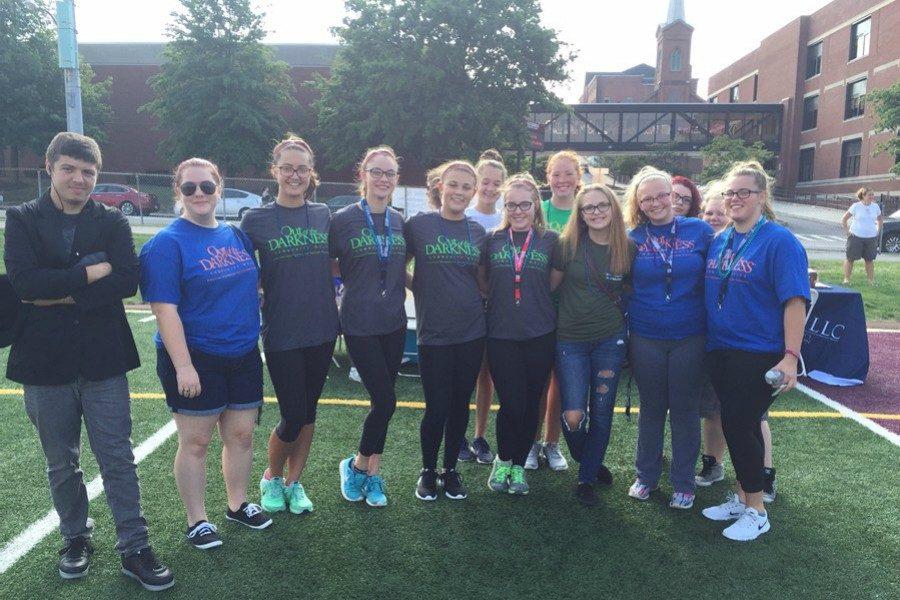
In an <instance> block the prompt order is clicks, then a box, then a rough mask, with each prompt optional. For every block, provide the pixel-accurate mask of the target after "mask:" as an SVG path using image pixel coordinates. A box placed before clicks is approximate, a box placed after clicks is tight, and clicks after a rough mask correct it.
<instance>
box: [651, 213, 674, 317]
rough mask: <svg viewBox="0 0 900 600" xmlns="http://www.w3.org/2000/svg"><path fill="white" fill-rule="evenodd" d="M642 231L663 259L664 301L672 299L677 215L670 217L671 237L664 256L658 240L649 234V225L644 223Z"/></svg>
mask: <svg viewBox="0 0 900 600" xmlns="http://www.w3.org/2000/svg"><path fill="white" fill-rule="evenodd" d="M644 233H645V234H646V235H647V240H648V241H649V242H650V244H651V245H652V246H653V249H654V250H656V253H657V254H658V255H659V257H660V258H661V259H662V261H663V266H664V267H665V269H666V302H671V301H672V271H673V265H674V264H675V244H676V243H677V241H678V217H675V218H674V219H672V230H671V232H670V233H671V235H672V239H671V241H669V253H668V256H666V253H665V252H664V251H663V249H662V247H660V245H659V242H658V241H656V238H655V237H653V236H652V235H650V225H649V224H646V225H644Z"/></svg>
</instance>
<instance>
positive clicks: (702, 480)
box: [694, 454, 725, 487]
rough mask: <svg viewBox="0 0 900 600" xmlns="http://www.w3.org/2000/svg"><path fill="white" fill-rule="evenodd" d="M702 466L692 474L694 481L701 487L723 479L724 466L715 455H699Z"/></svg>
mask: <svg viewBox="0 0 900 600" xmlns="http://www.w3.org/2000/svg"><path fill="white" fill-rule="evenodd" d="M701 462H702V464H703V468H701V469H700V472H699V473H697V474H696V475H695V476H694V482H695V483H696V484H697V485H699V486H702V487H707V486H710V485H712V484H714V483H716V482H719V481H722V480H723V479H725V467H724V465H722V463H720V462H718V461H717V460H716V457H715V456H710V455H709V454H704V455H703V456H702V457H701Z"/></svg>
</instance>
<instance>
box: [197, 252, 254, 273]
mask: <svg viewBox="0 0 900 600" xmlns="http://www.w3.org/2000/svg"><path fill="white" fill-rule="evenodd" d="M206 253H207V254H208V255H209V258H201V259H200V268H201V269H203V271H204V272H207V271H216V270H220V271H221V270H224V269H227V268H228V267H233V266H235V265H239V264H241V263H246V262H252V260H253V259H252V258H250V254H249V253H248V252H247V251H246V250H243V249H239V248H234V247H231V246H229V247H225V248H220V247H217V246H208V247H207V248H206Z"/></svg>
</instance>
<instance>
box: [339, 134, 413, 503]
mask: <svg viewBox="0 0 900 600" xmlns="http://www.w3.org/2000/svg"><path fill="white" fill-rule="evenodd" d="M357 175H358V177H359V193H360V196H361V199H360V201H359V202H357V203H354V204H351V205H349V206H347V207H345V208H342V209H341V210H339V211H338V212H337V213H335V215H334V221H333V222H332V223H331V235H330V244H331V256H333V257H334V258H336V259H337V260H338V265H339V266H340V272H341V277H342V278H343V280H344V298H343V301H342V302H341V329H342V331H343V333H344V341H346V342H347V350H348V351H349V353H350V358H352V359H353V364H354V365H355V366H356V369H357V371H358V372H359V375H360V377H361V378H362V383H363V385H364V386H365V388H366V391H367V392H368V393H369V400H370V403H371V405H370V408H369V414H368V415H366V419H365V421H364V422H363V427H362V437H361V439H360V442H359V446H358V450H357V452H356V454H355V455H354V456H350V457H348V458H345V459H344V460H343V461H341V464H340V467H339V468H340V474H341V495H342V496H343V497H344V499H345V500H348V501H350V502H359V501H361V500H363V499H365V501H366V504H368V505H369V506H386V505H387V501H388V500H387V495H386V494H385V489H384V479H383V478H382V477H381V471H380V467H381V455H382V454H383V453H384V443H385V439H386V438H387V431H388V423H390V420H391V417H392V416H393V414H394V409H395V408H396V406H397V397H396V395H395V394H394V383H395V382H396V380H397V370H398V369H399V368H400V362H401V361H402V360H403V347H404V344H405V342H406V310H405V308H404V305H403V303H404V301H405V300H406V241H405V239H404V237H403V215H401V214H400V212H399V211H397V210H396V209H394V208H392V207H391V206H389V203H390V201H391V194H393V193H394V187H395V186H396V185H397V177H398V166H397V157H396V155H395V154H394V151H393V150H392V149H391V148H389V147H388V146H378V147H376V148H370V149H369V150H367V151H366V154H365V156H363V159H362V161H361V162H360V163H359V169H358V174H357Z"/></svg>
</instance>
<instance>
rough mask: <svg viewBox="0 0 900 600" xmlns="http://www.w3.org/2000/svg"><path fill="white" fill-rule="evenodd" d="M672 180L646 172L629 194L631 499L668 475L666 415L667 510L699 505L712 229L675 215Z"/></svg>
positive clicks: (644, 494) (639, 497)
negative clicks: (632, 249) (633, 409)
mask: <svg viewBox="0 0 900 600" xmlns="http://www.w3.org/2000/svg"><path fill="white" fill-rule="evenodd" d="M673 197H674V193H673V185H672V178H671V177H670V176H669V174H668V173H664V172H662V171H658V170H656V169H654V168H653V167H644V168H643V169H641V170H640V171H639V172H638V173H637V175H635V176H634V178H633V179H632V180H631V183H630V184H629V185H628V189H627V190H626V191H625V202H626V209H625V210H626V213H627V220H628V224H629V225H630V226H631V228H632V231H631V234H630V236H631V239H632V240H634V242H635V244H637V256H636V257H635V260H634V266H633V268H632V281H633V285H634V292H633V293H632V294H631V296H630V298H629V301H628V316H629V325H630V328H631V329H630V333H631V337H630V343H629V351H630V353H631V354H630V355H629V356H630V358H631V366H632V371H633V373H634V379H635V382H636V383H637V386H638V391H639V392H640V397H641V412H640V419H639V421H638V443H637V452H636V457H635V469H636V471H637V478H636V479H635V481H634V483H633V484H632V486H631V488H630V489H629V490H628V495H629V496H631V497H632V498H635V499H637V500H647V499H649V498H650V493H651V492H653V491H654V490H656V489H658V488H659V478H660V476H661V475H662V454H663V437H664V432H665V426H666V414H667V413H668V415H669V424H670V426H671V430H672V463H671V465H670V468H669V479H670V481H671V482H672V488H673V493H672V497H671V499H670V500H669V506H670V507H672V508H677V509H685V510H686V509H689V508H691V507H692V506H693V505H694V490H695V485H696V483H695V481H694V465H695V464H696V462H697V455H698V453H699V452H700V391H701V387H700V383H701V381H702V380H703V375H704V370H703V359H704V356H705V345H706V336H705V333H706V316H705V314H704V310H705V309H704V306H703V276H704V273H705V268H706V264H705V262H706V253H707V250H708V249H709V244H710V241H711V239H712V235H713V231H712V228H711V227H710V226H709V225H708V224H707V223H705V222H703V221H701V220H700V219H695V218H690V217H679V216H676V214H675V210H674V206H673V202H672V199H673Z"/></svg>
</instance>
